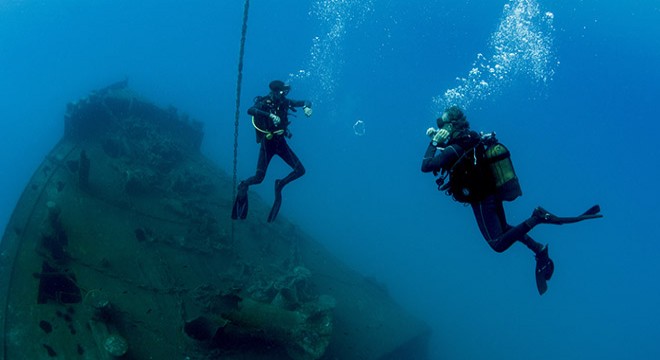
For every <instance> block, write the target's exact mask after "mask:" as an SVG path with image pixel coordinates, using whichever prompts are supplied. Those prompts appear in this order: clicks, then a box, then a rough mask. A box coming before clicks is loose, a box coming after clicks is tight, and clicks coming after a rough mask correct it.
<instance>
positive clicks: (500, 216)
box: [472, 196, 518, 252]
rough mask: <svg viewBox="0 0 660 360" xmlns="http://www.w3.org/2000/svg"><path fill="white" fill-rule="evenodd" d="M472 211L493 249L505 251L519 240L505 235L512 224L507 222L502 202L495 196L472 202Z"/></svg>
mask: <svg viewBox="0 0 660 360" xmlns="http://www.w3.org/2000/svg"><path fill="white" fill-rule="evenodd" d="M472 211H473V212H474V217H475V219H476V220H477V224H478V225H479V230H480V231H481V234H482V235H483V237H484V239H486V242H488V245H490V247H491V248H492V249H493V250H495V251H497V252H503V251H505V250H506V249H508V248H509V247H511V245H513V243H514V242H516V240H518V239H517V238H515V237H512V236H504V234H506V233H507V230H510V229H511V226H509V225H508V224H507V223H506V215H505V213H504V206H502V202H501V201H499V200H497V199H496V198H495V196H488V197H487V198H485V199H484V200H482V201H479V202H475V203H472Z"/></svg>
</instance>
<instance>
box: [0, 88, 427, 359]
mask: <svg viewBox="0 0 660 360" xmlns="http://www.w3.org/2000/svg"><path fill="white" fill-rule="evenodd" d="M64 129H65V131H64V136H63V138H62V139H61V140H60V142H59V143H58V144H57V145H56V146H55V147H54V148H53V150H52V151H51V152H50V153H49V154H48V156H47V157H46V159H45V160H44V162H43V163H42V164H41V166H40V167H39V168H38V169H37V170H36V171H35V173H34V175H33V177H32V179H31V180H30V182H29V183H28V185H27V186H26V189H25V191H24V192H23V194H22V196H21V198H20V200H19V203H18V204H17V207H16V209H15V210H14V213H13V215H12V217H11V219H10V222H9V226H8V227H7V229H6V231H5V234H4V238H3V240H2V243H1V244H0V250H1V251H0V293H1V294H2V295H0V299H2V300H0V301H1V302H0V306H1V310H0V311H2V313H1V315H2V316H1V317H0V319H1V320H2V321H1V323H0V333H2V334H5V336H4V337H3V340H2V342H1V344H0V354H2V357H1V358H2V359H8V360H11V359H24V358H34V359H37V358H46V357H49V358H96V359H113V358H118V357H119V358H130V359H150V358H154V359H166V358H181V359H183V358H190V359H212V358H227V359H236V358H241V359H399V358H401V356H402V354H406V356H407V357H408V358H415V359H425V358H427V355H426V350H427V342H428V336H429V329H428V327H427V326H426V325H425V324H424V323H423V322H422V321H420V320H418V319H416V318H414V317H412V316H411V315H409V314H408V313H407V312H406V311H405V310H404V309H402V308H401V307H399V306H398V305H397V304H396V303H395V302H393V300H392V299H391V298H390V296H389V295H388V294H387V293H386V291H385V290H384V289H383V287H382V286H380V285H378V284H375V283H374V282H373V281H370V280H368V279H366V278H364V277H363V276H361V275H359V274H357V273H356V272H354V271H353V270H351V269H349V268H347V267H346V266H345V265H344V264H343V263H342V262H341V261H339V260H338V259H336V258H335V257H334V256H333V255H332V254H330V253H328V252H327V251H326V250H325V249H324V248H323V247H322V246H321V245H320V244H319V243H317V242H316V241H314V240H313V239H312V238H311V237H310V236H308V235H306V234H305V233H304V232H302V231H300V230H299V229H298V228H297V227H296V226H295V224H293V223H291V222H289V221H287V219H286V218H284V217H281V219H278V221H277V222H276V223H274V224H269V223H266V221H265V219H266V217H267V214H268V210H269V205H268V204H264V203H263V202H262V201H261V200H260V199H259V198H258V197H257V196H256V194H250V197H251V204H250V211H251V214H250V216H249V217H248V219H247V220H245V221H242V222H238V223H235V224H234V226H235V237H234V239H233V240H232V237H231V226H232V223H231V221H232V220H231V219H230V211H231V203H232V199H231V194H232V183H231V178H230V177H229V176H228V175H227V174H226V173H225V172H224V171H223V170H221V169H220V168H218V167H217V166H216V165H215V164H213V163H212V162H211V161H209V160H208V159H207V158H206V157H205V156H203V154H201V152H200V148H201V144H202V141H203V135H204V134H203V127H202V124H201V123H200V122H198V121H195V120H194V119H190V118H189V117H188V116H186V115H185V114H183V113H181V112H180V111H179V110H177V109H176V108H174V107H165V108H163V107H159V106H157V105H155V104H153V103H151V102H150V101H148V100H146V99H144V98H142V97H141V96H139V95H137V94H136V93H135V92H133V91H132V90H131V89H130V88H129V87H128V84H127V83H126V82H125V81H124V82H119V83H116V84H112V85H110V86H108V87H106V88H103V89H100V90H97V91H93V92H91V93H90V94H89V95H88V96H86V97H84V98H82V99H80V100H77V101H75V102H72V103H70V104H68V105H67V108H66V114H65V117H64ZM227 148H230V146H228V147H227Z"/></svg>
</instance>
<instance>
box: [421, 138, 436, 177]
mask: <svg viewBox="0 0 660 360" xmlns="http://www.w3.org/2000/svg"><path fill="white" fill-rule="evenodd" d="M436 150H437V148H436V147H435V146H433V144H432V143H429V147H428V148H426V153H425V154H424V159H422V172H425V173H427V172H431V171H436V172H437V171H440V167H439V166H438V164H435V163H434V161H433V160H434V159H435V152H436Z"/></svg>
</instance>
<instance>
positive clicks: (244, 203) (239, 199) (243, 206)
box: [231, 185, 248, 220]
mask: <svg viewBox="0 0 660 360" xmlns="http://www.w3.org/2000/svg"><path fill="white" fill-rule="evenodd" d="M247 213H248V194H247V186H244V185H239V186H238V193H237V194H236V200H234V207H233V208H232V209H231V218H232V219H234V220H236V219H240V220H245V218H246V217H247Z"/></svg>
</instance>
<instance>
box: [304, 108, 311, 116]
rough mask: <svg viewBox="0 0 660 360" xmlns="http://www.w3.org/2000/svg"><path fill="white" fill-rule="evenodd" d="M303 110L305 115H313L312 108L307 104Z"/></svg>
mask: <svg viewBox="0 0 660 360" xmlns="http://www.w3.org/2000/svg"><path fill="white" fill-rule="evenodd" d="M303 111H304V112H305V116H307V117H310V116H312V108H311V107H309V106H307V105H305V106H303Z"/></svg>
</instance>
